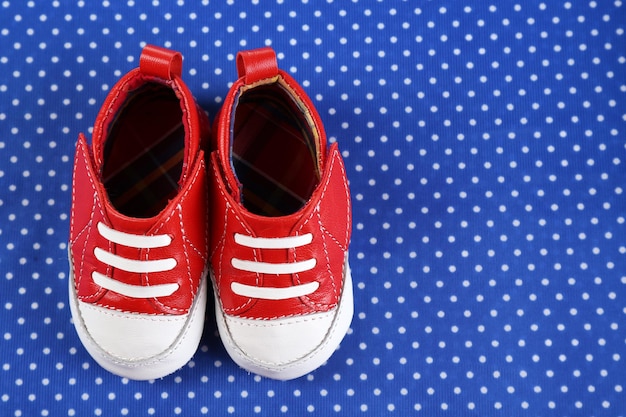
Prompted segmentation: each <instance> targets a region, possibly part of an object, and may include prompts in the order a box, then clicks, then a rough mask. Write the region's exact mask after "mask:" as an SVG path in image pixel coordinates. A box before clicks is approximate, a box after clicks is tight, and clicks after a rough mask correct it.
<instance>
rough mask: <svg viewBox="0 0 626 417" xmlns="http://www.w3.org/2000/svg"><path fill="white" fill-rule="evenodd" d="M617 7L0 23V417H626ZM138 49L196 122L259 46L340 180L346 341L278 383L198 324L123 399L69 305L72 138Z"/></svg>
mask: <svg viewBox="0 0 626 417" xmlns="http://www.w3.org/2000/svg"><path fill="white" fill-rule="evenodd" d="M625 17H626V15H625V10H624V5H622V2H621V1H619V0H616V1H580V2H579V1H576V2H574V1H553V2H552V1H551V2H548V1H544V2H540V1H533V0H531V1H525V2H521V1H520V2H495V1H494V2H491V3H489V2H483V1H477V0H465V1H458V2H452V1H444V2H439V1H428V2H418V1H410V2H409V1H364V0H353V1H351V2H348V1H343V2H340V1H332V0H328V1H326V2H321V1H320V2H314V1H311V0H308V1H307V0H302V1H297V2H296V1H290V2H287V1H282V0H279V1H275V2H269V1H268V2H262V1H258V0H252V1H237V2H235V1H227V2H224V1H208V0H204V1H196V2H192V1H182V0H179V1H177V2H174V1H171V2H170V1H167V2H166V1H157V0H155V1H152V2H139V1H133V0H129V1H126V2H113V1H106V0H105V1H101V2H86V1H72V2H61V1H9V0H7V1H1V2H0V45H1V47H0V282H1V286H0V312H1V313H0V314H1V318H2V324H1V327H2V331H1V332H0V333H1V336H0V337H1V338H0V415H2V416H74V415H76V416H90V415H96V416H98V415H132V416H144V415H159V416H165V415H184V416H192V415H204V414H206V415H237V416H251V415H259V416H277V415H293V416H302V415H324V416H328V415H335V414H337V415H350V416H355V415H371V416H382V415H398V416H408V415H424V416H432V415H451V416H452V415H454V416H459V415H479V416H485V415H490V416H493V415H499V416H512V415H516V416H539V415H541V416H545V415H560V416H565V415H567V416H570V415H584V416H623V415H626V394H625V393H624V389H626V387H625V385H626V377H625V375H626V321H625V317H626V225H625V221H626V220H625V218H626V202H625V196H624V187H625V186H624V179H625V178H626V168H625V163H626V147H625V144H626V140H625V138H626V136H625V134H626V125H625V123H626V122H625V120H626V112H625V110H624V109H625V107H624V106H625V101H626V97H625V95H626V42H625V39H624V38H625V35H624V27H625V26H626V24H625V22H626V19H625ZM145 43H151V44H156V45H160V46H165V47H170V48H173V49H176V50H180V51H181V52H182V54H183V56H184V64H183V78H184V80H185V81H186V82H187V83H188V85H189V86H190V88H191V90H192V91H193V92H194V94H195V95H196V97H197V99H198V100H199V102H200V103H201V105H202V106H203V108H204V109H205V110H206V111H207V112H208V113H209V114H210V116H211V118H213V117H214V116H215V114H216V112H217V111H218V109H219V106H220V103H221V101H222V99H223V97H224V96H225V94H226V92H227V89H228V86H229V83H231V82H232V81H234V80H235V78H236V65H235V55H236V53H237V51H238V50H240V49H250V48H255V47H259V46H263V45H271V46H272V47H273V48H274V49H275V50H276V51H277V53H278V61H279V65H280V66H281V67H282V68H284V69H285V70H286V71H288V72H289V73H290V74H291V75H292V76H293V77H294V78H295V79H296V80H298V81H299V82H300V83H301V84H302V85H303V86H304V88H305V90H306V91H307V92H308V93H309V94H310V96H311V97H312V99H313V101H314V103H315V105H316V106H317V108H318V110H319V112H320V114H321V117H322V119H323V121H324V123H325V126H326V130H327V134H328V136H329V138H330V140H331V141H335V140H336V141H338V142H339V143H340V147H341V150H342V152H343V155H344V157H345V162H346V167H347V169H348V176H349V178H350V182H351V188H352V193H353V200H354V233H353V239H352V245H351V253H350V256H351V267H352V276H353V279H354V284H355V318H354V321H353V323H352V326H351V330H350V332H349V334H348V335H347V336H346V338H345V339H344V341H343V342H342V344H341V347H340V349H339V350H338V351H337V352H335V354H334V355H333V356H332V357H331V359H330V360H329V361H328V363H327V365H325V366H323V367H321V368H320V369H318V370H317V371H315V372H313V373H311V374H310V375H308V376H305V377H303V378H300V379H297V380H293V381H288V382H278V381H273V380H268V379H264V378H260V377H255V376H253V375H249V374H247V373H246V372H245V371H242V370H241V369H239V368H238V367H237V366H236V365H234V363H233V362H232V361H231V360H230V358H229V357H228V355H227V354H226V352H225V350H224V348H223V347H222V345H221V342H220V340H219V338H218V337H217V336H216V325H215V321H214V318H213V316H212V314H209V315H208V317H207V322H206V326H205V334H204V336H203V339H202V343H201V346H200V348H199V350H198V352H197V353H196V355H195V356H194V358H193V361H192V362H190V363H189V364H188V365H187V366H186V367H184V368H183V369H182V370H180V371H178V372H177V373H175V374H174V375H172V376H169V377H166V378H164V379H162V380H156V381H153V382H134V381H128V380H125V379H122V378H119V377H116V376H114V375H111V374H109V373H107V372H106V371H104V370H102V369H101V368H100V367H99V366H98V365H96V364H95V363H94V362H93V360H92V359H91V358H90V357H89V356H88V354H87V353H86V351H85V350H84V349H83V347H82V346H81V345H80V342H79V340H78V337H77V335H76V332H75V331H74V328H73V325H72V323H71V321H70V312H69V306H68V295H67V286H68V279H69V276H68V263H67V238H68V228H69V224H68V222H69V210H70V200H71V198H70V196H71V188H72V179H71V171H72V169H71V164H72V156H73V152H74V145H75V142H76V138H77V135H78V133H79V132H81V131H85V132H90V128H91V125H92V123H93V121H94V118H95V116H96V113H97V111H98V109H99V106H100V105H101V103H102V101H103V100H104V97H105V95H106V93H107V91H108V90H109V88H110V87H111V86H112V85H113V84H114V83H115V82H116V81H117V80H118V79H119V77H120V76H121V75H123V74H124V73H126V72H127V71H128V70H130V69H131V68H133V67H136V66H138V65H139V54H140V51H141V47H142V46H143V45H144V44H145Z"/></svg>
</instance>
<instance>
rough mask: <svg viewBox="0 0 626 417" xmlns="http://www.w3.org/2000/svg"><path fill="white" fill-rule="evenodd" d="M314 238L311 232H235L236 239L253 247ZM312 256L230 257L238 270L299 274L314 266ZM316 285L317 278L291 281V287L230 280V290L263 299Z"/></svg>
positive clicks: (303, 291)
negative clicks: (281, 260)
mask: <svg viewBox="0 0 626 417" xmlns="http://www.w3.org/2000/svg"><path fill="white" fill-rule="evenodd" d="M312 241H313V235H311V234H310V233H307V234H304V235H301V236H289V237H278V238H263V237H253V236H247V235H242V234H239V233H236V234H235V243H237V244H238V245H241V246H245V247H248V248H253V249H292V248H298V247H301V246H306V245H308V244H310V243H311V242H312ZM316 263H317V261H316V260H315V258H313V259H306V260H303V261H298V262H285V263H268V262H257V261H249V260H243V259H237V258H233V259H231V265H232V266H233V268H235V269H238V270H240V271H246V272H254V273H259V274H276V275H286V274H298V273H301V272H305V271H309V270H311V269H313V268H315V265H316ZM318 288H319V283H318V282H315V281H314V282H309V283H306V284H300V285H293V286H291V287H258V286H254V285H247V284H241V283H239V282H233V283H232V284H231V290H232V291H233V292H234V293H235V294H237V295H240V296H242V297H248V298H259V299H266V300H286V299H289V298H296V297H302V296H305V295H309V294H311V293H313V292H315V291H316V290H317V289H318Z"/></svg>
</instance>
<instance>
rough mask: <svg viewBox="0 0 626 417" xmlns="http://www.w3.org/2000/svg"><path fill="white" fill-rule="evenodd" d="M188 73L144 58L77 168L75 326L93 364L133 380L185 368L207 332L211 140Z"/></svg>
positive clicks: (152, 54) (169, 62)
mask: <svg viewBox="0 0 626 417" xmlns="http://www.w3.org/2000/svg"><path fill="white" fill-rule="evenodd" d="M181 71H182V57H181V55H180V53H177V52H174V51H170V50H167V49H163V48H159V47H155V46H146V47H145V48H144V49H143V51H142V53H141V58H140V65H139V68H136V69H134V70H132V71H130V72H129V73H128V74H126V75H125V76H124V77H122V78H121V79H120V80H119V81H118V83H117V84H116V85H115V86H114V87H113V88H112V89H111V91H110V93H109V94H108V96H107V98H106V100H105V102H104V104H103V106H102V108H101V110H100V112H99V114H98V117H97V119H96V122H95V125H94V129H93V137H92V143H91V146H89V145H88V144H87V141H86V139H85V137H84V136H83V135H82V134H81V135H80V136H79V138H78V144H77V148H76V156H75V160H74V177H73V183H72V187H73V192H72V211H71V222H70V244H69V261H70V273H71V279H70V283H69V293H70V307H71V312H72V317H73V320H74V325H75V327H76V330H77V332H78V336H79V337H80V340H81V342H82V343H83V345H84V346H85V348H86V349H87V351H88V352H89V353H90V354H91V356H92V357H93V358H94V359H95V360H96V362H98V363H99V364H100V365H102V367H104V368H105V369H107V370H109V371H110V372H113V373H115V374H117V375H120V376H124V377H127V378H131V379H153V378H159V377H163V376H165V375H167V374H169V373H172V372H174V371H176V370H177V369H178V368H180V367H182V366H183V365H185V363H187V361H189V359H190V358H191V357H192V356H193V354H194V352H195V351H196V349H197V347H198V344H199V341H200V337H201V334H202V330H203V326H204V315H205V310H206V297H207V295H206V293H207V290H206V286H207V283H206V281H207V278H206V273H207V267H206V265H207V258H208V224H207V219H208V211H207V192H208V189H207V179H206V169H205V161H204V154H203V151H202V147H203V145H204V143H203V142H205V141H208V137H209V132H210V131H209V122H208V119H207V117H206V115H205V114H204V113H203V112H202V111H201V110H199V108H198V107H197V106H196V104H195V101H194V99H193V97H192V95H191V93H190V91H189V89H188V88H187V86H186V85H185V84H184V83H183V81H182V80H181V78H180V76H181Z"/></svg>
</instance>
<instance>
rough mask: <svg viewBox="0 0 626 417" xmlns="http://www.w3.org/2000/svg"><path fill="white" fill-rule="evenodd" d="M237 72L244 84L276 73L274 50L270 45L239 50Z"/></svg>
mask: <svg viewBox="0 0 626 417" xmlns="http://www.w3.org/2000/svg"><path fill="white" fill-rule="evenodd" d="M237 73H238V75H239V77H240V78H242V77H243V79H244V80H243V82H244V84H252V83H254V82H257V81H259V80H262V79H265V78H271V77H275V76H276V75H278V62H277V61H276V52H274V50H273V49H272V48H270V47H264V48H258V49H251V50H249V51H241V52H239V53H238V54H237Z"/></svg>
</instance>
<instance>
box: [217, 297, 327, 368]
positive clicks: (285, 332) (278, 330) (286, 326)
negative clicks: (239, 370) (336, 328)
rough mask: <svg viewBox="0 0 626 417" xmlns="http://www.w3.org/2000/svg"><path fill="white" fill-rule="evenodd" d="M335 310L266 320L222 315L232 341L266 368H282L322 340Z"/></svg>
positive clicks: (305, 354) (300, 357)
mask: <svg viewBox="0 0 626 417" xmlns="http://www.w3.org/2000/svg"><path fill="white" fill-rule="evenodd" d="M336 312H337V310H336V309H335V310H332V311H330V312H325V313H317V314H311V315H308V316H302V317H288V318H283V319H275V320H269V321H265V320H252V319H242V318H238V317H232V316H225V320H226V326H227V328H228V332H229V334H230V336H231V338H232V341H233V343H234V344H235V345H237V347H238V348H239V349H240V350H241V352H242V353H243V354H244V355H245V356H247V357H248V358H250V359H252V360H254V361H255V362H258V363H259V364H260V365H262V366H267V367H268V368H282V367H284V366H288V365H289V364H291V363H293V362H295V361H298V360H299V359H302V358H304V357H305V356H307V355H308V354H310V353H311V352H313V351H314V350H315V349H316V348H317V347H318V346H320V345H321V344H322V343H323V342H324V340H325V339H326V334H327V333H328V332H329V329H331V327H332V323H333V320H334V318H335V314H336Z"/></svg>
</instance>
